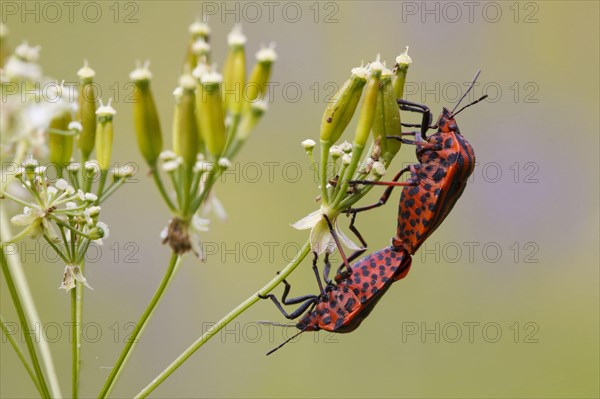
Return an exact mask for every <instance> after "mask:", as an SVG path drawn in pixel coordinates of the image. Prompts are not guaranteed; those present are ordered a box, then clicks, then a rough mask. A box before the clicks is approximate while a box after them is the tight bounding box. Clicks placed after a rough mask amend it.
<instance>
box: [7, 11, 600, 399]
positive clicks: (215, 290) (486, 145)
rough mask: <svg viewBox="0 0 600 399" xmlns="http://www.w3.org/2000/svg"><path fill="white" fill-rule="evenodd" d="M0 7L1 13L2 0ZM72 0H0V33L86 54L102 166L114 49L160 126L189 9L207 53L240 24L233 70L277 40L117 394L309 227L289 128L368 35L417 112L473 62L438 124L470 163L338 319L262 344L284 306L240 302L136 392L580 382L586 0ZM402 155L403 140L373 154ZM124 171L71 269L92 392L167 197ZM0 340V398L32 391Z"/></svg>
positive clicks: (591, 26) (237, 298)
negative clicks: (257, 111) (403, 62)
mask: <svg viewBox="0 0 600 399" xmlns="http://www.w3.org/2000/svg"><path fill="white" fill-rule="evenodd" d="M9 3H11V4H13V5H16V7H17V8H18V13H17V14H11V15H8V14H7V13H6V10H7V9H6V8H4V7H5V6H6V5H7V4H9ZM75 3H77V4H78V6H77V7H76V8H74V11H73V17H72V19H70V17H69V12H68V8H67V5H65V2H56V4H58V5H59V7H61V10H62V15H61V16H60V17H59V18H58V19H57V20H56V21H53V20H54V19H55V15H56V14H55V13H54V11H52V10H51V9H45V8H44V4H45V3H43V2H27V3H22V2H9V1H3V6H2V7H3V12H4V14H3V15H2V18H3V22H5V23H6V24H7V25H8V27H9V29H10V37H9V43H10V45H11V46H13V47H14V46H15V45H17V44H18V43H19V42H20V41H21V40H24V39H27V40H28V41H29V42H30V43H31V44H39V45H41V46H42V58H41V64H42V65H43V67H44V71H45V73H46V74H47V75H49V76H53V77H56V78H57V79H63V78H64V79H67V81H76V75H75V73H76V71H77V69H78V68H79V67H80V66H81V65H82V61H83V59H84V58H86V59H88V60H89V62H90V64H91V65H92V67H93V68H94V69H95V70H96V72H97V81H98V82H99V83H100V84H101V85H102V90H103V92H102V97H103V99H104V100H105V101H106V100H107V99H108V97H115V98H114V100H113V101H114V105H115V108H116V109H117V111H118V114H117V116H116V119H115V126H116V137H115V159H116V160H117V161H118V162H123V163H124V162H128V161H133V162H136V163H139V164H142V163H143V161H142V158H141V156H140V155H139V153H138V151H137V146H136V144H135V141H134V135H133V131H132V120H131V119H132V118H131V104H129V103H127V98H126V97H127V95H128V94H130V93H131V87H130V86H127V83H128V78H127V76H128V73H129V72H130V71H131V70H132V69H133V66H134V61H135V60H136V59H150V60H151V61H152V71H153V73H154V80H153V86H154V94H155V97H156V98H157V101H158V106H159V110H160V112H161V117H162V123H163V128H164V130H165V131H166V132H167V134H168V131H169V129H168V128H169V126H170V125H171V113H172V108H173V101H172V96H171V92H172V90H173V88H174V87H175V85H176V82H177V77H178V74H179V73H180V71H181V63H182V61H183V57H184V52H185V47H186V44H187V40H188V33H187V27H188V25H189V24H190V23H191V22H193V20H194V18H195V16H197V15H200V14H201V13H202V10H203V9H204V11H205V12H206V13H211V14H214V15H212V16H211V17H210V20H209V22H210V25H211V27H212V30H213V34H212V45H213V49H214V58H215V59H216V60H217V61H218V62H220V63H222V60H223V59H224V56H225V53H226V44H225V43H226V42H225V41H226V35H227V33H228V31H229V30H230V29H231V27H232V26H233V24H234V23H235V22H236V19H239V21H240V22H241V23H242V24H243V28H244V32H245V33H246V34H247V36H248V37H249V42H248V45H247V49H248V57H249V60H252V61H251V62H249V64H253V60H254V58H253V55H254V53H255V52H256V50H258V48H259V44H260V43H261V42H262V43H268V42H270V41H272V40H273V41H276V42H277V52H278V54H279V60H278V61H277V63H276V65H275V70H274V76H273V80H274V82H275V83H276V84H277V85H278V86H277V87H275V88H274V89H273V91H272V98H273V101H272V102H271V104H270V110H269V112H268V113H267V115H266V116H265V118H264V119H263V121H262V122H261V125H260V126H259V128H258V130H257V131H256V132H255V134H254V136H252V137H251V139H250V140H249V142H248V144H247V146H246V147H244V149H243V150H242V152H241V153H240V156H239V157H238V159H237V160H236V161H237V163H236V164H235V169H234V171H233V172H232V173H229V174H228V175H226V177H225V179H224V184H220V185H219V186H217V188H216V192H217V193H218V196H219V198H220V199H221V201H222V202H223V204H224V206H225V208H226V210H227V212H228V214H229V219H228V220H227V221H225V222H221V221H218V220H213V222H212V226H211V230H210V232H208V233H206V234H205V236H204V237H205V241H206V243H207V250H208V251H209V255H208V261H207V262H206V263H201V262H199V261H198V260H197V259H195V258H192V257H191V256H188V257H187V258H186V259H185V264H184V266H183V267H182V268H181V270H180V272H179V274H178V275H177V277H176V279H175V281H174V282H173V284H172V286H171V288H170V291H169V292H168V294H167V295H166V298H165V299H164V301H163V302H162V303H161V305H160V307H159V309H158V310H157V312H156V315H155V317H154V319H153V320H152V322H151V324H150V326H149V328H148V329H147V331H146V333H145V334H144V336H143V338H142V340H141V342H140V344H139V345H138V347H137V350H136V351H135V352H134V354H133V356H132V358H131V360H130V362H129V365H128V367H127V368H126V370H125V372H124V373H123V375H122V379H121V381H120V382H119V384H118V385H117V387H116V389H115V390H114V391H113V396H114V397H130V396H132V395H134V394H135V393H137V392H138V391H139V390H140V389H141V388H142V387H143V386H145V385H146V384H147V383H149V382H150V381H151V379H152V378H154V376H155V375H156V374H157V373H158V372H160V371H161V370H162V369H163V368H164V367H165V366H166V365H167V364H169V363H170V362H171V361H172V360H173V359H174V358H175V357H176V356H177V355H178V354H179V353H180V352H181V351H182V350H183V349H184V348H186V347H187V346H188V345H189V344H190V343H191V342H192V341H193V340H195V339H196V338H197V337H198V336H199V335H200V334H201V332H202V331H204V330H206V328H208V325H209V324H210V323H211V322H215V321H217V320H218V319H220V318H221V317H222V316H223V315H224V314H225V313H227V312H228V311H229V310H231V309H232V308H233V307H234V306H236V305H237V304H239V303H240V302H241V301H242V300H243V299H245V298H246V297H248V296H249V295H251V294H252V293H253V292H256V290H257V289H258V288H259V287H261V286H262V285H263V284H264V283H265V282H267V281H268V280H270V279H271V278H272V277H273V276H274V274H275V272H276V271H277V270H280V269H282V268H283V267H284V266H285V264H287V261H288V260H289V259H290V258H291V256H293V252H294V248H298V247H299V245H300V244H301V243H302V242H304V240H305V239H306V238H307V232H304V231H295V230H293V229H292V228H291V227H290V225H289V224H290V223H291V222H294V221H296V220H297V219H299V218H301V217H302V216H304V215H306V214H307V213H309V212H310V211H313V210H314V209H316V206H317V205H316V204H315V202H314V198H315V196H316V195H317V194H318V191H317V187H316V183H315V181H314V177H313V175H312V171H311V170H310V168H309V167H308V161H307V159H306V156H305V154H304V151H303V150H302V148H301V147H300V145H299V143H300V142H301V141H302V140H304V139H306V138H313V139H316V138H317V136H318V132H319V125H320V120H321V115H322V112H323V110H324V109H325V106H326V100H327V96H329V95H331V94H332V93H333V87H334V86H333V85H332V84H335V85H339V84H340V83H342V82H343V81H344V80H345V79H346V78H347V77H348V76H349V71H350V69H351V68H352V67H354V66H357V65H358V64H360V62H361V60H365V61H368V60H371V59H373V58H374V56H375V55H376V54H377V53H381V55H382V58H383V59H385V60H387V61H388V65H390V64H393V61H394V59H395V57H396V55H398V54H399V53H400V52H401V51H402V50H403V49H404V46H405V45H409V46H410V53H409V54H410V56H411V57H412V59H413V65H412V67H411V69H410V71H409V78H408V80H409V86H408V88H407V95H406V98H407V99H409V100H413V101H418V102H424V103H426V104H427V105H429V106H430V107H431V108H432V110H433V111H434V113H436V114H437V112H439V110H441V107H442V106H444V105H450V104H453V103H454V102H455V101H456V99H457V90H456V88H457V87H461V88H462V89H464V88H465V82H468V81H469V80H470V79H471V78H472V76H473V74H474V72H475V71H476V70H477V69H481V70H482V74H481V77H480V82H479V85H478V86H477V87H476V89H475V94H474V96H480V95H482V94H485V93H487V94H489V95H490V99H489V100H488V101H487V102H485V103H482V104H480V105H477V106H476V107H473V108H471V109H470V110H468V111H465V112H464V113H463V114H461V115H460V117H459V119H458V122H459V125H460V128H461V131H462V132H463V134H464V135H465V136H466V137H467V138H468V139H469V140H470V142H471V143H472V144H473V146H474V148H475V151H476V155H477V159H478V162H479V165H478V167H477V168H476V170H475V172H474V176H473V179H472V181H471V184H470V185H469V186H468V187H467V189H466V191H465V193H464V196H463V198H462V199H461V200H460V201H459V202H458V204H457V206H456V207H455V209H454V211H453V212H452V213H451V214H450V216H449V217H448V219H447V220H446V221H445V222H444V223H443V225H442V226H441V227H440V228H439V230H438V231H437V232H436V233H435V234H434V235H433V236H432V237H431V238H430V239H429V241H428V242H427V244H426V246H424V247H423V248H422V249H421V250H420V252H419V253H417V254H416V255H415V256H414V261H413V270H412V271H411V273H410V275H409V276H408V277H407V278H406V279H405V280H402V281H401V282H399V283H397V284H395V285H394V287H393V288H392V289H390V291H389V292H388V293H387V294H386V296H385V297H384V298H383V299H382V300H381V301H380V303H379V304H378V306H377V307H376V309H375V310H374V312H373V313H372V315H371V316H370V317H369V318H368V319H367V320H366V322H365V323H363V325H362V326H361V328H359V329H358V330H357V331H355V332H353V333H352V334H347V335H331V334H326V333H319V334H313V333H307V334H304V335H303V336H302V337H301V339H300V340H299V341H298V342H294V343H291V344H289V345H287V346H286V347H284V348H283V349H282V350H280V351H278V352H277V353H276V354H274V355H273V356H270V357H265V356H264V354H265V352H267V351H268V350H269V349H271V348H273V347H275V346H276V345H278V344H279V343H280V342H282V341H283V340H284V339H285V338H286V337H287V336H289V334H290V332H291V331H293V330H287V331H284V330H282V329H281V328H279V327H269V326H263V325H258V324H256V322H257V321H258V320H273V321H280V322H281V321H286V320H285V319H283V317H282V316H281V315H280V314H279V312H278V311H277V310H276V309H275V308H274V307H273V306H272V304H271V303H270V302H266V301H264V302H260V303H258V304H257V305H256V306H254V307H253V308H251V309H250V310H249V311H248V312H246V313H244V314H243V315H242V316H241V317H240V318H239V319H237V320H236V322H234V323H233V324H232V325H231V326H230V327H228V328H227V330H226V331H225V332H223V333H222V334H219V335H218V336H217V337H215V339H213V340H212V341H211V342H209V343H208V344H207V345H206V346H205V347H203V348H202V349H201V350H200V351H199V352H197V353H196V354H195V355H194V356H193V357H192V358H191V359H190V360H189V361H188V362H187V363H186V364H184V366H183V367H181V368H180V369H179V370H178V371H177V372H176V373H175V374H174V375H173V376H172V377H171V378H170V379H169V380H168V381H167V382H166V383H164V384H163V385H162V386H161V387H160V388H159V389H157V390H156V391H155V392H154V393H153V397H165V398H166V397H194V398H195V397H244V398H246V397H411V398H413V397H414V398H430V397H440V398H450V397H556V398H559V397H560V398H566V397H578V398H582V397H585V398H592V397H598V395H599V377H598V375H599V347H598V325H599V316H598V314H599V274H598V263H599V262H598V259H599V257H598V242H599V232H598V218H599V214H598V203H599V202H598V200H599V198H598V194H599V190H598V181H599V176H598V175H599V165H598V159H599V154H598V151H599V143H598V140H599V139H598V137H599V135H598V124H599V122H600V121H599V114H598V112H599V111H598V109H599V100H598V99H599V89H598V88H599V81H598V70H599V69H598V68H599V58H598V57H599V52H598V51H599V50H598V48H599V46H598V38H599V20H598V18H599V3H598V2H588V1H582V2H577V1H552V2H549V1H548V2H495V3H493V2H492V3H485V2H484V3H471V2H456V3H444V2H427V3H422V2H400V1H382V2H376V1H346V2H321V3H317V2H297V3H281V2H272V3H268V2H255V3H236V2H227V3H223V2H204V3H200V2H192V1H186V2H177V1H169V2H167V1H152V2H135V1H132V2H96V3H93V4H94V5H93V7H94V8H86V7H91V6H89V5H88V3H85V2H75ZM36 4H37V5H36ZM23 7H29V8H30V9H33V10H34V12H33V14H23V11H24V10H23V9H22V8H23ZM35 7H38V8H37V11H36V9H35ZM84 9H85V11H86V13H87V14H86V13H84ZM98 9H99V10H101V13H102V14H101V15H100V16H99V17H97V14H94V12H95V10H98ZM44 10H45V11H44ZM228 10H229V12H228ZM270 11H271V14H270ZM257 12H260V15H259V14H257ZM36 15H37V16H38V17H39V21H36V20H35V17H36ZM86 18H87V19H88V21H89V22H88V21H86ZM94 19H98V21H97V22H91V21H92V20H94ZM126 22H129V23H126ZM411 119H414V120H416V118H415V117H414V116H411V115H407V114H403V120H404V121H408V120H411ZM350 132H351V130H350ZM347 139H350V137H347ZM166 142H167V143H169V142H170V139H169V138H167V139H166ZM413 161H414V149H413V148H408V147H405V148H403V149H402V151H401V153H400V154H399V156H398V159H397V160H396V161H395V164H394V165H396V166H397V168H398V169H399V168H401V166H402V165H401V164H402V163H404V162H413ZM390 173H391V171H390ZM138 179H139V181H138V182H137V183H135V184H130V185H129V186H126V187H125V188H124V189H122V190H120V191H119V192H118V193H117V195H116V196H115V197H114V198H112V199H111V200H110V201H109V202H108V203H106V204H105V206H104V210H103V219H104V221H105V222H107V223H108V225H109V226H110V230H111V236H110V239H109V240H108V242H106V243H105V246H104V247H102V248H101V253H99V255H98V258H97V260H94V261H93V262H90V263H89V264H88V266H87V269H86V275H87V277H88V279H89V281H90V284H91V285H92V286H93V287H94V288H95V290H94V291H87V292H86V302H85V307H86V309H85V321H86V322H87V323H89V324H88V326H89V327H88V328H89V329H88V330H87V331H86V330H84V334H87V335H85V339H84V347H83V350H82V356H83V358H82V362H83V363H82V384H81V392H82V396H84V397H93V396H95V395H96V394H97V392H98V390H99V389H100V387H101V385H102V383H103V382H104V379H105V378H106V376H107V375H108V371H109V370H108V368H109V367H110V366H111V365H112V364H113V363H114V361H115V359H116V357H117V356H118V354H119V352H120V349H121V348H122V341H123V340H124V339H125V338H126V336H127V334H128V333H129V332H131V329H132V323H133V322H135V321H136V320H137V318H138V317H139V315H140V313H141V312H142V310H143V309H144V307H145V305H146V303H147V301H148V300H149V298H150V296H151V295H152V293H153V292H154V289H155V287H156V286H157V284H158V282H159V281H160V278H161V276H162V273H163V271H164V269H165V267H166V263H167V261H168V259H169V250H168V248H167V247H164V246H162V245H161V244H160V240H159V232H160V230H161V229H162V228H163V226H165V225H166V223H167V221H168V219H169V213H168V212H167V210H166V207H165V206H164V204H163V203H162V202H161V200H160V198H159V195H158V194H157V192H156V190H155V187H154V186H153V184H152V183H151V181H149V180H147V178H146V177H145V171H144V170H143V168H142V170H140V173H139V174H138ZM380 192H381V191H378V190H373V192H372V193H370V195H369V196H368V197H367V198H366V199H365V200H364V203H365V204H366V203H370V202H371V201H374V200H375V199H376V198H377V196H378V194H379V193H380ZM397 200H398V193H396V194H395V195H393V197H392V199H391V200H390V204H389V205H388V206H386V207H383V208H380V209H378V210H375V211H373V212H370V213H368V215H367V214H365V215H361V217H360V218H359V220H358V224H359V227H360V229H361V231H362V232H363V233H364V235H365V237H367V241H368V243H369V245H370V248H372V249H377V248H381V247H383V246H385V245H388V243H389V239H390V237H391V236H392V234H393V232H394V231H395V220H396V210H397V205H396V203H397ZM342 221H343V219H342ZM28 245H29V247H28V248H34V243H29V244H28ZM337 259H338V258H336V260H337ZM25 260H26V269H27V270H26V272H27V275H28V277H29V278H30V281H31V285H32V287H33V290H34V294H35V298H36V299H37V301H38V302H37V303H38V306H39V311H40V313H41V314H42V318H43V320H44V322H46V323H49V324H48V325H50V324H52V323H53V324H52V325H53V326H56V325H58V326H61V335H60V336H59V337H58V338H57V339H56V341H57V342H56V343H54V344H52V349H53V354H54V356H55V361H56V362H57V367H58V370H59V372H60V374H61V385H62V388H63V391H64V392H68V387H69V384H70V352H69V339H68V328H67V327H66V326H63V325H62V323H65V322H68V320H69V300H68V297H67V296H65V294H64V292H63V291H59V290H57V289H56V288H57V287H58V285H59V284H60V279H61V277H62V269H63V267H62V266H61V265H60V264H59V263H54V262H51V261H44V260H40V259H38V258H36V256H35V255H34V254H33V253H29V254H27V255H26V257H25ZM290 280H291V282H292V283H293V293H296V294H298V295H300V294H304V293H309V292H314V291H315V283H314V276H313V275H312V271H311V270H310V263H309V262H308V261H305V264H303V265H302V266H301V267H300V268H298V269H297V271H296V272H295V273H294V274H293V275H292V278H291V279H290ZM278 292H280V290H278ZM1 299H2V313H3V315H4V317H5V318H7V319H8V320H11V321H15V320H17V319H16V316H15V314H14V311H13V308H12V306H11V303H10V299H9V296H8V292H7V290H5V284H4V282H3V283H2V293H1ZM436 331H437V332H436ZM436 334H437V335H436ZM457 334H460V335H457ZM498 334H501V335H500V336H498ZM0 348H1V350H2V355H1V369H2V373H1V376H0V394H1V396H2V397H5V398H17V397H19V398H25V397H31V396H35V390H34V388H33V387H32V386H31V384H30V381H29V380H28V378H27V376H26V374H25V372H24V370H23V369H22V367H21V365H20V364H19V362H18V360H17V358H16V356H15V355H14V353H13V351H12V349H11V348H10V347H9V345H8V344H7V343H6V342H5V340H4V339H3V340H2V344H1V346H0Z"/></svg>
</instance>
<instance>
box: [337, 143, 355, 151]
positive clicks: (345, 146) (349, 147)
mask: <svg viewBox="0 0 600 399" xmlns="http://www.w3.org/2000/svg"><path fill="white" fill-rule="evenodd" d="M338 147H340V149H341V150H342V151H344V152H345V153H346V154H350V153H351V152H352V144H350V143H349V142H347V141H344V142H343V143H342V144H340V145H339V146H338Z"/></svg>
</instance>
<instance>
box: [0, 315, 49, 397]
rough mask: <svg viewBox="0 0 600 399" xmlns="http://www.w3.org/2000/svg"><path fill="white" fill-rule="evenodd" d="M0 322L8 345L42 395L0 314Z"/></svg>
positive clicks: (23, 355)
mask: <svg viewBox="0 0 600 399" xmlns="http://www.w3.org/2000/svg"><path fill="white" fill-rule="evenodd" d="M0 323H1V324H2V332H4V335H5V336H6V338H7V339H8V342H9V343H10V345H11V346H12V347H13V349H14V350H15V352H16V353H17V356H18V357H19V360H21V363H23V366H24V367H25V371H27V374H29V377H31V381H33V384H34V385H35V387H36V389H37V390H38V392H39V394H40V396H43V394H42V390H41V389H40V385H39V384H38V382H37V379H36V378H35V374H34V373H33V369H32V368H31V366H30V365H29V363H27V359H26V358H25V354H24V353H23V351H22V350H21V348H20V347H19V345H18V344H17V341H15V339H14V338H13V336H12V332H11V331H9V330H8V327H6V322H5V321H4V317H2V315H0Z"/></svg>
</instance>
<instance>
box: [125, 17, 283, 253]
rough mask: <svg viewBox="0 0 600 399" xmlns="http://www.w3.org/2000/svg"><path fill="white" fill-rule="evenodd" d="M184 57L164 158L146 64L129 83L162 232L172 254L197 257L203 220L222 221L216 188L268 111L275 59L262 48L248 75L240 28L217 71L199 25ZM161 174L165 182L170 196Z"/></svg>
mask: <svg viewBox="0 0 600 399" xmlns="http://www.w3.org/2000/svg"><path fill="white" fill-rule="evenodd" d="M189 32H190V43H189V46H188V54H187V56H186V61H185V64H184V66H183V73H182V74H181V76H180V78H179V84H178V86H177V87H176V88H175V90H174V91H173V95H174V97H175V110H174V117H173V127H172V136H171V137H172V146H171V148H172V149H171V150H165V151H163V135H162V129H161V125H160V120H159V115H158V112H157V109H156V105H155V102H154V98H153V95H152V91H151V89H150V82H151V79H152V73H151V72H150V69H149V63H148V62H146V63H145V64H144V65H138V66H137V68H136V69H135V70H134V71H133V72H131V74H130V76H129V77H130V79H131V80H132V81H133V82H134V84H135V86H136V91H135V96H136V98H135V99H134V124H135V130H136V133H137V141H138V146H139V149H140V152H141V154H142V156H143V157H144V159H145V161H146V163H147V164H148V166H149V168H150V173H151V174H152V176H153V178H154V180H155V182H156V184H157V187H158V189H159V191H160V192H161V194H162V196H163V199H164V201H165V202H166V204H167V206H168V207H169V208H170V210H171V212H172V213H173V218H172V219H171V221H170V222H169V224H168V226H167V227H166V228H165V229H164V230H163V232H162V239H163V242H164V243H168V244H169V245H170V246H171V248H172V249H173V251H174V252H175V253H176V254H184V253H186V252H189V251H193V252H194V253H195V254H196V255H197V256H199V257H202V248H201V242H200V233H201V232H204V231H206V230H207V229H208V225H209V220H208V219H205V218H204V217H203V216H205V215H206V213H207V211H209V210H211V209H212V210H214V211H215V213H216V214H217V216H219V217H221V218H224V217H225V212H224V210H223V207H222V205H221V204H220V202H219V201H218V200H217V198H216V197H215V195H214V189H213V186H214V184H215V182H216V181H217V180H218V177H219V176H220V175H221V173H222V172H223V171H224V170H226V169H227V168H229V167H231V160H232V159H233V158H234V157H235V155H236V154H237V153H238V151H239V150H240V148H241V147H242V146H243V144H244V143H245V142H246V140H247V139H248V137H249V135H250V133H251V132H252V130H253V129H254V127H255V126H256V124H257V123H258V121H259V120H260V119H261V117H262V116H263V114H264V113H265V111H266V110H267V103H266V101H265V96H266V91H267V83H268V81H269V78H270V75H271V69H272V65H273V63H274V62H275V60H276V59H277V55H276V53H275V50H274V46H273V45H272V44H271V45H270V46H269V47H263V48H261V49H260V50H259V51H258V52H257V54H256V63H255V65H254V67H253V69H252V71H251V72H250V74H249V75H248V76H247V73H246V55H245V45H246V41H247V38H246V36H244V34H243V33H242V29H241V27H240V26H235V27H234V28H233V30H232V31H231V33H230V34H229V35H228V38H227V42H228V47H229V51H228V55H227V59H226V60H225V63H224V65H223V68H222V69H220V70H219V68H218V67H217V65H216V64H215V63H213V60H212V55H211V45H210V44H209V39H210V27H209V26H208V25H207V24H206V23H204V22H200V21H197V22H195V23H193V24H192V25H191V26H190V28H189ZM161 172H163V173H164V175H166V176H167V177H168V180H169V181H170V183H171V185H172V190H171V191H169V192H168V191H167V190H166V189H165V187H164V184H163V178H162V177H161Z"/></svg>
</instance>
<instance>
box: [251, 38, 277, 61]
mask: <svg viewBox="0 0 600 399" xmlns="http://www.w3.org/2000/svg"><path fill="white" fill-rule="evenodd" d="M256 60H257V61H258V62H275V61H277V53H276V52H275V43H274V42H271V43H269V47H261V49H260V50H258V52H257V53H256Z"/></svg>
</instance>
